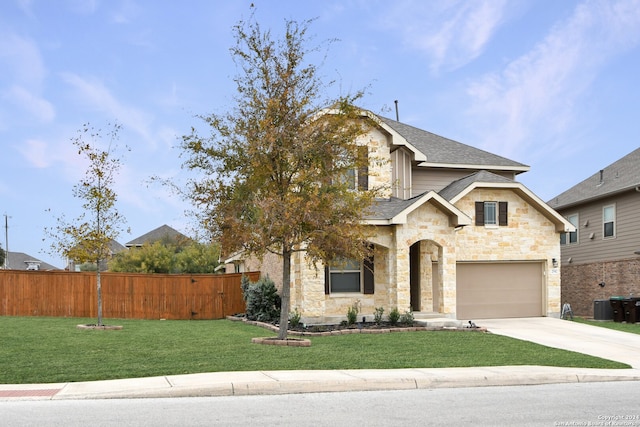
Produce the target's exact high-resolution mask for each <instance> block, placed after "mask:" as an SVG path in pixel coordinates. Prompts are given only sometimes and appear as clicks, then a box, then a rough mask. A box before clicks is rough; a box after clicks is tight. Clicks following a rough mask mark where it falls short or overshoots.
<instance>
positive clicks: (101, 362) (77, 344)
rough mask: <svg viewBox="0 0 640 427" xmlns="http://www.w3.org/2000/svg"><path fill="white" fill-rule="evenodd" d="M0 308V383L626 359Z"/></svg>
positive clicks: (517, 346)
mask: <svg viewBox="0 0 640 427" xmlns="http://www.w3.org/2000/svg"><path fill="white" fill-rule="evenodd" d="M86 323H94V320H93V319H77V318H49V317H0V366H1V368H0V383H1V384H28V383H53V382H76V381H96V380H106V379H118V378H142V377H150V376H161V375H181V374H191V373H201V372H221V371H257V370H300V369H312V370H315V369H318V370H320V369H397V368H445V367H472V366H508V365H542V366H563V367H581V368H610V369H611V368H629V366H628V365H625V364H622V363H618V362H614V361H609V360H604V359H600V358H597V357H592V356H588V355H584V354H580V353H574V352H569V351H565V350H559V349H554V348H550V347H545V346H542V345H538V344H534V343H530V342H526V341H519V340H516V339H512V338H508V337H503V336H499V335H493V334H487V333H482V332H455V331H435V332H433V331H432V332H427V331H417V332H403V333H391V334H376V335H373V334H350V335H340V336H329V337H311V338H310V339H311V342H312V344H311V347H307V348H304V347H280V346H264V345H256V344H251V338H254V337H263V336H272V335H274V334H273V333H272V332H270V331H267V330H265V329H263V328H260V327H256V326H251V325H247V324H244V323H242V322H232V321H228V320H210V321H203V320H200V321H172V320H163V321H161V320H111V319H108V320H105V324H112V325H121V326H123V327H124V328H123V329H122V330H111V331H109V330H107V331H104V330H81V329H77V328H76V325H78V324H86Z"/></svg>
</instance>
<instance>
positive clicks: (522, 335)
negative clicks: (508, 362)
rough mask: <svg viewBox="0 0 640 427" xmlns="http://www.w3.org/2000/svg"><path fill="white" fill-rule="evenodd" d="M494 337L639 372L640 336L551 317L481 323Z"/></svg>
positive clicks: (491, 320) (492, 320) (479, 322)
mask: <svg viewBox="0 0 640 427" xmlns="http://www.w3.org/2000/svg"><path fill="white" fill-rule="evenodd" d="M476 323H477V325H478V326H482V327H485V328H487V330H488V331H489V332H491V333H493V334H496V335H504V336H507V337H511V338H516V339H519V340H523V341H531V342H534V343H537V344H542V345H545V346H547V347H555V348H560V349H563V350H570V351H575V352H578V353H584V354H588V355H591V356H597V357H601V358H603V359H608V360H615V361H616V362H622V363H626V364H628V365H631V366H632V367H633V368H636V369H640V335H639V334H631V333H627V332H620V331H614V330H611V329H608V328H601V327H598V326H591V325H585V324H583V323H577V322H572V321H569V320H561V319H555V318H551V317H530V318H518V319H483V320H478V321H476Z"/></svg>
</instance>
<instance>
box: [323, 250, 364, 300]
mask: <svg viewBox="0 0 640 427" xmlns="http://www.w3.org/2000/svg"><path fill="white" fill-rule="evenodd" d="M373 265H374V264H373V257H371V258H367V259H365V260H364V261H361V262H359V261H357V260H353V259H347V260H345V259H342V260H338V261H336V262H334V263H331V264H330V265H327V266H325V269H324V293H325V294H327V295H328V294H333V293H338V294H339V293H347V292H361V293H363V294H373V293H374V291H375V285H374V273H373Z"/></svg>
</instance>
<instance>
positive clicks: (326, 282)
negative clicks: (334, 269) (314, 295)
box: [324, 265, 331, 295]
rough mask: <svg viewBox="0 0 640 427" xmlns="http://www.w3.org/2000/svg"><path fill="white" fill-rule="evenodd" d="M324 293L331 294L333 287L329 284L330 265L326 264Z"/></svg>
mask: <svg viewBox="0 0 640 427" xmlns="http://www.w3.org/2000/svg"><path fill="white" fill-rule="evenodd" d="M324 293H325V295H329V293H331V287H330V284H329V266H328V265H325V266H324Z"/></svg>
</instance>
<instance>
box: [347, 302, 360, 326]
mask: <svg viewBox="0 0 640 427" xmlns="http://www.w3.org/2000/svg"><path fill="white" fill-rule="evenodd" d="M358 312H359V310H358V303H357V302H355V303H353V305H352V306H351V307H349V308H348V309H347V325H353V324H355V323H356V320H357V319H358Z"/></svg>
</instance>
